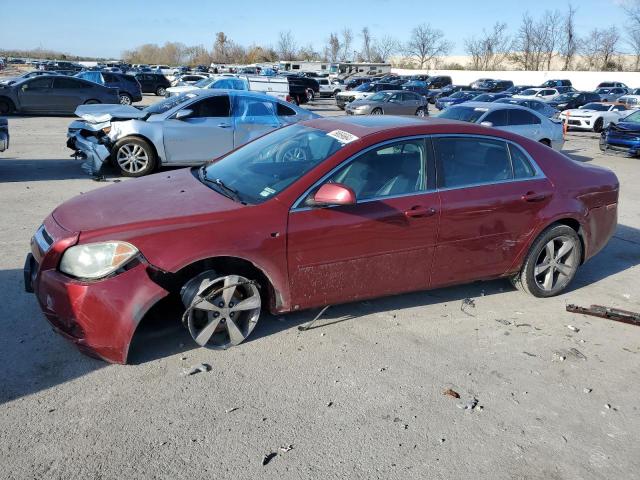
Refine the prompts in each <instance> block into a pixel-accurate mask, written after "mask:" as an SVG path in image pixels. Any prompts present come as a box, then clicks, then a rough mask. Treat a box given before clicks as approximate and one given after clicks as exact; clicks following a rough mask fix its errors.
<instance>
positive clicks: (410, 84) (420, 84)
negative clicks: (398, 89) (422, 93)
mask: <svg viewBox="0 0 640 480" xmlns="http://www.w3.org/2000/svg"><path fill="white" fill-rule="evenodd" d="M405 86H407V87H426V86H427V82H423V81H421V80H411V81H410V82H407V83H405Z"/></svg>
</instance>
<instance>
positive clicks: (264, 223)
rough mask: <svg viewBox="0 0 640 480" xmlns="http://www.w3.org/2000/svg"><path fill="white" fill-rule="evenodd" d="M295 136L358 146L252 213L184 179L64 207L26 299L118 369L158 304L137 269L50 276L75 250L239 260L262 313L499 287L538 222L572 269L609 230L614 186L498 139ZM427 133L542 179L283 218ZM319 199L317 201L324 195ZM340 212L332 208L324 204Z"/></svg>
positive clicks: (601, 176)
mask: <svg viewBox="0 0 640 480" xmlns="http://www.w3.org/2000/svg"><path fill="white" fill-rule="evenodd" d="M307 124H308V125H311V126H314V127H316V128H320V129H324V130H326V131H330V130H334V129H341V130H345V131H347V132H350V133H352V134H353V135H356V136H357V137H359V140H356V141H354V142H352V143H349V144H348V145H346V146H344V147H343V148H341V149H340V150H339V151H338V152H337V153H336V154H334V155H333V156H332V157H330V158H328V159H327V160H326V161H325V162H324V163H323V164H321V165H319V166H318V167H316V168H315V169H313V170H311V171H310V172H308V173H307V174H306V175H305V176H303V177H302V178H301V179H299V180H298V181H297V182H295V183H294V184H293V185H291V186H290V187H289V188H287V189H286V190H284V191H283V192H281V193H280V194H279V195H278V196H277V197H275V198H273V199H271V200H268V201H266V202H265V203H263V204H261V205H255V206H245V205H241V204H239V203H236V202H233V201H232V200H230V199H228V198H226V197H223V196H221V195H219V194H218V193H216V192H215V191H213V190H211V189H209V188H208V187H206V186H205V185H203V184H201V183H200V182H199V181H198V180H197V179H196V178H195V177H194V176H193V175H192V173H191V171H190V170H189V169H184V170H178V171H172V172H168V173H160V174H156V175H152V176H149V177H145V178H140V179H136V180H132V181H127V182H122V183H120V184H116V185H112V186H108V187H104V188H101V189H98V190H95V191H93V192H89V193H86V194H84V195H82V196H79V197H76V198H74V199H72V200H70V201H68V202H66V203H65V204H63V205H61V206H60V207H58V208H57V209H56V210H55V211H54V212H53V214H52V216H50V217H48V218H47V219H46V220H45V226H46V228H47V231H48V232H49V234H50V235H51V236H52V237H53V239H54V244H53V246H52V247H51V249H50V250H49V251H48V252H47V253H46V254H43V253H42V252H40V251H39V249H38V247H37V246H36V245H34V246H33V247H32V249H33V253H34V256H35V259H36V260H37V261H38V263H39V271H38V274H37V276H36V280H35V283H34V288H35V292H36V295H37V297H38V301H39V303H40V305H41V307H42V309H43V311H44V312H45V314H46V316H47V318H48V319H49V320H50V321H51V323H52V324H53V325H54V326H55V327H56V328H57V329H58V330H59V331H61V332H63V333H64V334H65V336H67V337H68V338H70V339H72V341H74V342H75V343H76V344H78V345H79V346H80V347H81V348H82V349H83V350H84V351H88V352H90V353H92V354H94V355H97V356H100V357H101V358H104V359H106V360H109V361H114V362H125V361H126V356H127V351H128V347H129V343H130V341H131V337H132V335H133V333H134V331H135V329H136V327H137V325H138V323H139V321H140V319H141V318H142V316H143V315H144V314H145V313H146V311H148V309H149V308H150V307H151V306H152V305H153V304H154V303H155V302H157V301H158V300H159V299H160V298H162V297H163V296H165V295H167V292H166V291H165V290H164V289H163V288H162V287H160V286H159V285H157V284H156V283H154V282H153V280H151V278H150V277H149V274H148V271H147V268H146V265H145V264H144V263H141V264H140V265H137V266H136V267H134V268H132V269H130V270H128V271H126V272H123V273H120V274H117V275H114V276H112V277H110V278H107V279H104V280H98V281H94V282H83V281H79V280H75V279H72V278H69V277H68V276H66V275H63V274H61V273H59V272H58V271H57V265H58V263H59V261H60V258H61V255H62V253H63V252H64V250H65V249H66V248H68V247H69V246H71V245H74V244H75V243H87V242H96V241H105V240H124V241H127V242H130V243H132V244H133V245H135V246H136V247H137V248H138V249H139V250H140V252H141V253H142V254H143V255H144V259H145V261H146V262H148V263H149V264H150V265H152V266H153V267H154V268H157V269H159V270H163V271H166V272H177V271H179V270H180V269H182V268H184V267H186V266H188V265H190V264H191V263H193V262H195V261H197V260H201V259H206V258H213V257H220V256H230V257H237V258H241V259H245V260H247V261H249V262H251V263H253V264H254V265H255V266H256V267H257V268H259V269H260V270H261V271H262V272H263V273H264V274H265V276H266V277H267V278H268V279H269V281H270V282H271V285H272V287H273V290H274V291H275V292H276V295H275V297H274V298H272V300H271V310H272V311H273V312H287V311H291V310H295V309H297V308H310V307H315V306H320V305H326V304H331V303H340V302H349V301H352V300H355V299H364V298H371V297H377V296H381V295H391V294H396V293H400V292H406V291H412V290H422V289H428V288H432V287H437V286H443V285H450V284H455V283H463V282H467V281H472V280H481V279H488V278H495V277H500V276H506V275H508V274H511V273H514V272H516V271H517V270H518V269H519V268H520V265H521V263H522V261H523V259H524V256H525V255H526V253H527V251H528V248H529V246H530V245H531V243H532V241H533V240H534V239H535V238H536V236H537V235H538V234H539V233H540V232H541V231H542V230H544V229H545V228H546V227H547V226H549V225H550V224H551V223H553V222H555V221H558V220H567V219H573V220H575V221H577V222H579V224H580V226H581V234H582V237H583V239H584V242H585V259H588V258H590V257H591V256H593V255H594V254H595V253H597V252H598V251H599V250H600V249H602V247H603V246H604V245H605V244H606V243H607V241H608V240H609V238H610V237H611V235H612V234H613V232H614V230H615V226H616V215H617V207H616V203H617V199H618V181H617V178H616V177H615V175H614V174H613V173H612V172H610V171H608V170H606V169H602V168H598V167H594V166H591V165H588V164H578V163H575V162H571V161H569V160H567V159H566V158H565V157H563V156H562V155H560V154H558V153H556V152H554V151H552V150H551V149H549V148H547V147H545V146H543V145H540V144H537V143H535V142H532V141H529V140H527V139H524V138H522V137H519V136H517V135H513V134H509V133H507V132H503V131H499V130H493V129H486V128H483V127H480V126H478V125H474V124H467V123H458V122H449V121H442V120H426V121H425V120H415V121H413V122H407V121H403V122H401V126H395V127H394V126H387V127H367V126H362V125H356V124H354V123H352V120H349V119H347V120H337V119H319V120H313V121H310V122H307ZM438 133H457V134H490V135H492V136H494V137H501V138H504V139H508V140H512V141H515V142H516V143H518V144H520V145H521V146H522V147H523V148H524V149H525V150H527V151H528V152H529V154H530V155H531V156H532V157H533V158H534V159H535V160H536V162H537V163H538V165H539V166H540V167H541V169H542V170H543V171H544V173H545V175H546V177H547V178H546V179H538V180H534V181H527V182H512V183H504V184H499V185H492V186H480V187H473V188H466V189H458V190H442V191H429V192H419V193H416V194H415V195H408V196H403V197H396V198H386V199H382V200H376V201H369V202H366V203H360V204H356V205H350V203H352V201H351V200H352V199H351V198H350V195H351V194H353V192H349V191H348V189H344V188H342V189H341V188H339V186H338V185H334V186H333V187H330V188H328V187H329V186H327V187H325V188H324V189H322V190H321V192H322V195H321V196H324V198H325V200H333V202H331V203H341V202H342V201H344V203H346V204H345V205H335V206H330V207H324V208H303V209H300V210H298V211H290V209H291V207H292V206H293V204H294V203H295V202H296V201H297V200H298V198H299V197H300V196H301V195H302V194H303V193H305V192H306V191H307V190H308V189H309V188H310V187H311V186H312V185H313V184H314V183H315V182H316V181H318V180H319V179H320V178H322V177H323V176H324V175H325V174H327V173H328V172H329V171H331V170H332V169H333V168H334V167H336V166H338V165H340V164H341V163H342V162H343V161H344V160H346V159H347V158H349V157H350V156H352V155H353V154H355V153H357V152H359V151H360V150H362V149H364V148H367V147H369V146H372V145H375V144H377V143H379V142H383V141H386V140H390V139H394V138H398V137H402V136H413V135H429V134H438ZM325 195H326V196H325ZM338 199H339V200H340V202H337V201H336V200H338Z"/></svg>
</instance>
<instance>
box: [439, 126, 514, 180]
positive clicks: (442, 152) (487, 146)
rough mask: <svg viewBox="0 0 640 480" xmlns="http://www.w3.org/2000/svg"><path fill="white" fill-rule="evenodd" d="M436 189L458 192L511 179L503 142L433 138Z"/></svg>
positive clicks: (480, 139) (506, 149) (467, 138)
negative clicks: (459, 189)
mask: <svg viewBox="0 0 640 480" xmlns="http://www.w3.org/2000/svg"><path fill="white" fill-rule="evenodd" d="M433 145H434V149H435V154H436V168H437V172H438V173H437V177H438V187H439V188H459V187H465V186H471V185H481V184H490V183H496V182H502V181H505V180H511V179H513V169H512V167H511V159H510V153H509V148H508V146H507V143H506V142H503V141H500V140H495V139H489V138H482V137H435V138H434V139H433Z"/></svg>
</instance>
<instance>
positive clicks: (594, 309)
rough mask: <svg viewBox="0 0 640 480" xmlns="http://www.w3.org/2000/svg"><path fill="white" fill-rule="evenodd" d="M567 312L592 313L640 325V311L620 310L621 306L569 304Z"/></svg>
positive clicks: (595, 315)
mask: <svg viewBox="0 0 640 480" xmlns="http://www.w3.org/2000/svg"><path fill="white" fill-rule="evenodd" d="M567 312H570V313H582V314H583V315H591V316H593V317H600V318H606V319H607V320H615V321H616V322H622V323H628V324H630V325H637V326H640V313H636V312H629V311H627V310H620V309H619V308H613V307H603V306H602V305H591V307H589V308H585V307H579V306H578V305H573V304H569V305H567Z"/></svg>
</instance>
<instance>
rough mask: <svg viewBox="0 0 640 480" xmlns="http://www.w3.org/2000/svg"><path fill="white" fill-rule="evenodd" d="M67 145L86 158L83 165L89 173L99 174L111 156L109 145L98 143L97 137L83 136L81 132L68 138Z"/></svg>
mask: <svg viewBox="0 0 640 480" xmlns="http://www.w3.org/2000/svg"><path fill="white" fill-rule="evenodd" d="M67 147H69V148H70V149H71V150H74V151H75V152H77V153H78V154H80V156H81V157H82V158H85V159H86V161H85V162H84V163H83V164H82V167H83V169H84V170H85V171H86V172H87V173H88V174H89V175H97V174H98V173H99V172H100V169H101V168H102V166H103V165H104V163H105V162H106V161H107V160H108V159H109V157H110V156H111V152H110V151H109V149H108V148H107V146H106V145H103V144H102V143H98V140H97V139H96V138H95V137H83V136H82V135H80V134H79V133H77V134H75V135H73V136H70V137H69V138H68V139H67Z"/></svg>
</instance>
